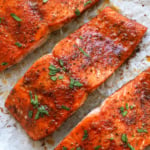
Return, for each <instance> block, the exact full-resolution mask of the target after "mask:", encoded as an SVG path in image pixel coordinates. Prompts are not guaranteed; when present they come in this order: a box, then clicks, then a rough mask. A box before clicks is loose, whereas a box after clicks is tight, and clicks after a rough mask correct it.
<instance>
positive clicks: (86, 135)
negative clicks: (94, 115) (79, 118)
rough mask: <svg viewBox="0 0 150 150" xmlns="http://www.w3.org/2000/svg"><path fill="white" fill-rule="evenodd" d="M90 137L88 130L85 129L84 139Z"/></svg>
mask: <svg viewBox="0 0 150 150" xmlns="http://www.w3.org/2000/svg"><path fill="white" fill-rule="evenodd" d="M87 138H88V131H87V130H84V135H83V137H82V140H83V141H84V140H86V139H87Z"/></svg>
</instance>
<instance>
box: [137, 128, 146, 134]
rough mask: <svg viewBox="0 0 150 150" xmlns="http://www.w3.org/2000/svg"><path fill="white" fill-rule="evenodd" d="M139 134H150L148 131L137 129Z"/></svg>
mask: <svg viewBox="0 0 150 150" xmlns="http://www.w3.org/2000/svg"><path fill="white" fill-rule="evenodd" d="M137 132H138V133H148V131H147V130H146V129H142V128H141V129H137Z"/></svg>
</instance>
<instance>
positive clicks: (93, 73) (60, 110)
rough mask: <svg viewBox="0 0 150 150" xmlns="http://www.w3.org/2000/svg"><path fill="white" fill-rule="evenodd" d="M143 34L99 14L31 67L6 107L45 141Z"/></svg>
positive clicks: (35, 136)
mask: <svg viewBox="0 0 150 150" xmlns="http://www.w3.org/2000/svg"><path fill="white" fill-rule="evenodd" d="M108 26H109V27H110V28H111V29H110V31H108ZM145 32H146V27H144V26H143V25H140V24H138V23H136V22H134V21H131V20H129V19H127V18H125V17H123V16H121V15H120V14H118V13H116V12H114V11H113V10H111V9H110V8H106V9H104V10H103V12H102V13H101V14H100V15H98V16H97V17H96V18H95V19H93V20H92V21H90V23H88V24H86V25H84V26H83V27H81V28H80V29H79V30H78V31H77V32H75V33H73V34H71V35H70V36H69V37H67V38H66V39H64V40H62V41H61V42H60V43H58V44H57V46H56V47H55V48H54V50H53V53H52V54H49V55H46V56H43V57H42V58H40V59H39V60H38V61H37V62H35V64H33V66H32V67H31V68H30V69H29V70H28V71H27V73H26V74H25V75H24V77H23V78H22V79H21V80H20V81H19V82H18V83H17V84H16V85H15V87H14V88H13V90H12V91H11V93H10V94H9V96H8V98H7V100H6V107H7V108H8V110H9V111H10V113H11V114H12V115H13V116H14V117H15V118H16V119H17V120H18V121H19V122H20V124H21V125H22V127H23V128H24V129H25V130H26V132H27V133H28V135H29V136H30V137H31V138H33V139H34V140H39V139H41V138H44V137H46V136H48V135H49V134H51V133H53V132H54V131H55V130H56V129H58V128H59V127H60V126H61V124H62V123H63V122H64V121H65V120H66V119H67V118H68V117H69V116H71V114H73V113H74V112H75V111H76V110H77V109H78V108H79V107H80V106H81V105H82V104H83V103H84V101H85V100H86V97H87V95H88V93H89V92H91V91H93V90H94V89H95V88H96V87H98V86H99V85H101V84H102V83H103V82H104V81H105V80H106V79H107V78H108V77H109V76H110V75H111V74H112V73H113V72H114V71H115V70H116V69H117V68H118V67H119V66H120V65H121V64H122V63H123V62H124V61H125V60H126V59H127V58H128V57H129V56H130V55H131V53H132V52H133V50H134V49H135V47H136V46H137V44H138V43H139V42H140V40H141V38H142V37H143V35H144V33H145ZM119 33H120V34H119ZM135 37H136V38H135Z"/></svg>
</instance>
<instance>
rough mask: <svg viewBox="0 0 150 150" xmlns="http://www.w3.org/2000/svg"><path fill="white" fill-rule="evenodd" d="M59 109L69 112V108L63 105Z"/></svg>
mask: <svg viewBox="0 0 150 150" xmlns="http://www.w3.org/2000/svg"><path fill="white" fill-rule="evenodd" d="M61 108H62V109H64V110H67V111H69V110H70V108H69V107H67V106H64V105H62V106H61Z"/></svg>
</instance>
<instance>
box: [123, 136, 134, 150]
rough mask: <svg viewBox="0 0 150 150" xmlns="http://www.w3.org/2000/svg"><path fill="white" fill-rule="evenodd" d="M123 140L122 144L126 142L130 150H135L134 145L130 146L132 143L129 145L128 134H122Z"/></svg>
mask: <svg viewBox="0 0 150 150" xmlns="http://www.w3.org/2000/svg"><path fill="white" fill-rule="evenodd" d="M121 140H122V142H124V143H126V144H127V145H128V147H129V148H130V150H135V149H134V147H133V146H132V145H130V143H128V138H127V135H126V134H122V137H121Z"/></svg>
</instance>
